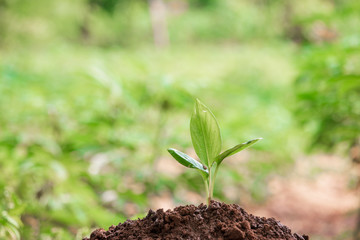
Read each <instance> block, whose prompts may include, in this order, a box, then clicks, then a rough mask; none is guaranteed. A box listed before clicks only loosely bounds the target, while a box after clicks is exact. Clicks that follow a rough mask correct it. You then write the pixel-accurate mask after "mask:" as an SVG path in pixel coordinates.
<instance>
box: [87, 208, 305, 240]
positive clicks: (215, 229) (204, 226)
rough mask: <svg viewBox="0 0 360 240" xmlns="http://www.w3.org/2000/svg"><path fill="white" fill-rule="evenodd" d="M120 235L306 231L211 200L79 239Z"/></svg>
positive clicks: (294, 238)
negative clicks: (290, 227) (296, 229)
mask: <svg viewBox="0 0 360 240" xmlns="http://www.w3.org/2000/svg"><path fill="white" fill-rule="evenodd" d="M120 239H149V240H150V239H201V240H202V239H224V240H225V239H229V240H231V239H233V240H309V237H308V236H306V235H299V234H297V233H292V232H291V230H290V229H289V228H288V227H286V226H284V225H282V224H281V223H280V222H279V221H277V220H275V219H274V218H264V217H257V216H254V215H252V214H248V213H247V212H246V211H245V210H244V209H242V208H241V207H240V206H239V205H237V204H225V203H220V202H217V201H211V203H210V205H209V206H206V205H205V204H200V205H199V206H198V207H196V206H194V205H187V206H179V207H176V208H175V209H174V210H167V211H164V210H163V209H158V210H157V211H156V212H154V211H152V210H149V212H148V214H147V216H146V217H145V218H143V219H138V220H126V221H125V222H124V223H119V224H118V225H117V226H114V225H113V226H111V227H110V228H109V230H108V231H105V230H104V229H96V230H95V231H93V232H92V233H91V235H90V238H84V239H83V240H120Z"/></svg>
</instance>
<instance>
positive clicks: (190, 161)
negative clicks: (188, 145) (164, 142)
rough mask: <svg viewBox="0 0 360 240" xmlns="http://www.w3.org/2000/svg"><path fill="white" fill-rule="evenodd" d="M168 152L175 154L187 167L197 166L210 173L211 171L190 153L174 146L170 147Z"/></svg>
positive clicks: (196, 167) (177, 159)
mask: <svg viewBox="0 0 360 240" xmlns="http://www.w3.org/2000/svg"><path fill="white" fill-rule="evenodd" d="M168 152H169V153H170V154H171V156H173V157H174V158H175V159H176V161H178V162H179V163H180V164H182V165H184V166H185V167H188V168H195V169H198V170H200V171H202V172H205V173H207V174H208V173H209V171H208V170H207V169H205V168H204V166H203V165H202V164H201V163H199V162H198V161H196V160H195V159H193V158H192V157H190V156H189V155H187V154H185V153H183V152H180V151H178V150H176V149H173V148H169V149H168Z"/></svg>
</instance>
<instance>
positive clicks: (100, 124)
mask: <svg viewBox="0 0 360 240" xmlns="http://www.w3.org/2000/svg"><path fill="white" fill-rule="evenodd" d="M164 2H165V3H166V6H167V9H168V17H167V25H168V31H169V36H170V42H171V45H170V47H169V48H167V49H161V50H157V49H155V48H154V47H153V41H152V28H151V24H152V23H151V20H150V17H149V9H148V1H145V0H138V1H134V0H132V1H112V0H106V1H98V0H80V1H70V0H62V1H46V0H33V1H20V0H0V15H1V16H2V17H1V18H0V35H1V36H2V37H1V38H0V54H1V55H0V56H1V57H0V112H1V113H2V114H0V126H1V128H0V169H1V170H2V171H1V177H0V194H1V195H0V213H1V215H0V223H1V224H0V238H10V239H19V234H21V237H22V239H81V238H82V237H83V236H85V235H88V234H89V232H90V230H91V229H92V228H95V227H103V228H107V227H108V226H110V225H111V224H116V223H118V222H120V221H124V220H125V219H126V218H129V217H141V216H142V214H144V213H145V212H146V210H147V209H148V208H149V204H150V203H151V201H152V200H153V199H154V198H155V197H159V196H163V194H164V193H170V195H171V197H172V199H173V201H174V202H175V203H176V204H182V203H189V201H191V200H189V199H188V198H187V196H189V195H188V194H185V193H189V192H190V193H193V192H200V193H201V189H202V183H201V179H198V178H197V176H196V174H193V173H188V172H183V171H182V170H180V171H179V172H177V173H176V174H175V173H173V172H171V171H170V170H171V166H168V165H167V164H166V163H167V159H169V161H170V162H172V160H170V156H169V155H168V153H167V152H166V149H167V148H168V147H169V146H174V147H176V148H178V149H180V150H184V151H186V150H187V149H189V147H190V146H191V140H190V137H189V132H188V129H189V126H188V123H189V122H188V120H189V117H190V115H191V112H192V107H193V103H194V98H195V97H198V98H200V99H202V100H203V101H204V102H206V103H207V104H208V105H209V106H210V107H211V109H212V110H213V111H214V114H215V115H216V116H217V117H218V120H219V122H220V123H221V126H220V128H221V130H222V133H223V136H222V137H223V139H224V140H225V142H224V145H225V146H224V148H226V147H231V146H232V145H233V144H234V143H237V142H243V141H246V140H247V139H250V138H255V137H263V138H264V140H263V141H262V142H261V144H258V145H257V146H255V147H254V149H253V150H252V151H250V152H245V153H244V155H242V156H241V157H240V158H239V159H234V160H231V159H230V160H229V161H228V162H225V163H224V168H225V169H222V170H221V171H220V172H219V176H218V182H217V185H215V193H214V194H215V197H216V198H219V199H222V200H226V201H232V202H239V201H242V200H243V199H244V198H248V199H250V198H251V199H252V200H255V201H261V200H263V199H264V198H265V197H266V195H267V190H266V184H265V183H266V181H267V179H268V178H269V177H270V176H271V175H272V174H275V173H276V174H282V173H284V172H285V170H286V169H287V167H289V166H291V163H292V161H293V156H295V155H296V154H298V153H300V152H301V151H302V146H303V145H304V144H306V143H307V137H308V135H311V134H312V133H313V131H304V129H300V128H298V127H297V124H296V119H295V118H294V117H293V114H292V110H293V109H294V106H295V105H296V104H297V101H295V99H294V98H293V88H292V84H293V79H294V77H295V76H296V75H297V74H298V70H297V69H296V67H297V66H296V64H295V63H294V59H295V57H298V56H300V62H301V64H302V67H301V71H302V73H301V76H302V77H300V78H299V80H298V82H299V83H297V84H298V85H297V87H296V88H297V90H296V91H299V97H302V98H303V97H304V96H305V97H306V94H305V93H306V92H307V91H308V86H312V85H311V84H314V87H315V86H316V84H318V83H319V86H320V87H319V88H318V89H317V90H321V89H322V88H323V87H322V86H323V85H325V87H324V89H328V90H326V93H327V92H329V93H331V94H340V93H338V92H337V90H338V86H339V82H336V81H337V80H336V81H335V80H334V83H333V84H332V85H330V84H329V85H328V83H329V81H327V79H339V80H340V79H343V80H345V81H344V82H348V85H347V86H345V85H344V86H343V85H341V84H340V86H343V88H344V89H343V90H342V91H344V93H341V94H344V95H341V97H342V98H344V99H346V101H347V102H349V103H347V104H348V105H346V107H345V105H344V104H342V103H341V104H340V102H339V101H337V100H336V99H334V98H332V96H333V95H329V96H326V95H325V94H318V92H316V93H315V95H314V94H313V96H312V98H313V100H311V104H315V102H316V101H317V99H319V100H320V101H323V98H326V99H332V102H329V101H328V100H326V101H327V102H326V104H333V105H329V107H330V108H334V110H335V109H340V110H341V111H346V109H347V112H343V113H339V114H337V115H338V116H339V115H342V114H346V117H347V118H350V117H351V118H353V117H355V116H356V114H358V112H356V111H355V108H358V106H357V105H356V106H355V104H357V103H358V102H359V101H357V102H356V101H355V102H351V103H350V100H352V99H353V98H355V97H356V96H357V95H356V91H354V89H355V84H353V83H351V82H352V81H348V80H346V79H349V77H354V76H357V73H356V69H357V68H356V66H357V65H356V64H357V63H358V61H357V55H356V54H357V50H356V51H354V50H355V49H358V47H357V46H358V45H357V41H358V38H357V36H356V35H354V36H351V34H356V31H354V29H355V27H356V26H358V25H357V22H356V21H357V16H356V15H351V14H347V13H346V12H349V13H355V10H354V9H355V7H356V5H357V4H356V1H325V0H322V1H321V0H316V1H314V0H311V1H310V0H306V1H302V2H301V4H300V2H291V3H290V2H289V1H285V0H277V1H264V0H257V1H250V0H242V1H238V0H224V1H219V0H189V1H186V0H167V1H165V0H164ZM349 4H353V5H349ZM336 8H341V9H342V11H340V12H338V11H335V9H336ZM318 18H321V21H322V22H324V24H325V25H326V26H328V25H329V26H330V27H331V29H332V28H334V29H336V32H337V34H336V35H337V36H344V38H341V39H340V38H339V40H337V41H335V42H331V41H332V37H331V36H332V35H331V34H330V35H329V40H330V43H329V41H328V40H326V41H322V40H321V38H319V37H317V35H316V34H315V35H314V34H313V24H314V23H316V20H317V19H318ZM344 19H345V20H346V21H345V20H344ZM332 21H334V22H332ZM332 24H334V27H333V26H332ZM317 26H320V25H317ZM321 26H323V25H321ZM320 29H321V28H320ZM339 29H341V31H342V32H341V34H340V32H339ZM345 36H347V37H345ZM319 39H320V40H319ZM336 39H337V38H336ZM295 43H297V44H298V45H295ZM321 56H323V57H322V58H321ZM349 56H351V57H349ZM324 66H325V67H324ZM336 71H338V72H340V73H341V74H340V75H336ZM329 74H333V75H331V76H330V77H329ZM338 74H339V73H338ZM344 76H345V77H344ZM319 79H320V80H319ZM322 79H323V80H322ZM354 79H355V78H354ZM318 81H319V82H318ZM321 81H322V82H321ZM353 85H354V86H353ZM357 86H358V85H357ZM316 88H317V87H316ZM350 92H351V94H348V93H350ZM339 96H340V95H339ZM336 97H338V96H336ZM333 100H334V101H333ZM299 102H300V104H305V105H306V104H309V101H307V100H306V98H304V99H301V100H300V101H299ZM321 104H322V103H319V104H317V105H316V107H317V108H315V107H314V108H313V107H312V108H311V109H309V108H308V107H304V108H303V109H304V110H306V109H308V110H315V112H313V113H310V112H309V113H306V114H309V115H308V116H310V117H311V119H313V120H316V121H317V123H316V124H318V125H319V122H321V121H322V120H321V119H322V116H323V115H324V114H320V113H327V112H326V110H325V109H323V107H322V106H323V105H321ZM350 104H353V105H350ZM299 114H300V113H299ZM317 114H319V115H317ZM300 115H301V116H304V119H305V120H307V119H309V118H310V117H305V116H306V115H303V113H301V114H300ZM357 116H358V115H357ZM344 121H345V120H344ZM346 121H348V119H346ZM351 121H352V120H351ZM318 125H316V126H318ZM316 129H318V128H316ZM315 132H316V133H317V132H319V131H315ZM329 139H332V138H329ZM189 154H191V152H190V153H189ZM164 159H165V160H164ZM239 160H240V161H239ZM178 167H179V168H180V169H181V166H180V165H179V166H178ZM164 169H165V170H164ZM179 179H181V181H179ZM179 182H181V183H179ZM220 186H228V187H220Z"/></svg>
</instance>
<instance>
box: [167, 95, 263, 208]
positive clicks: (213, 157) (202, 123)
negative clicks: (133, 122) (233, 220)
mask: <svg viewBox="0 0 360 240" xmlns="http://www.w3.org/2000/svg"><path fill="white" fill-rule="evenodd" d="M190 133H191V140H192V143H193V146H194V149H195V152H196V154H197V155H198V157H199V159H200V161H201V163H200V162H198V161H197V160H195V159H193V158H192V157H190V156H188V155H187V154H185V153H183V152H180V151H178V150H176V149H173V148H169V149H168V151H169V153H170V154H171V155H172V156H173V157H174V158H175V159H176V161H178V162H179V163H180V164H182V165H184V166H185V167H189V168H194V169H196V170H198V172H199V173H200V174H201V176H202V178H203V180H204V184H205V189H206V193H207V202H208V204H210V200H211V198H212V196H213V189H214V182H215V177H216V174H217V171H218V169H219V166H220V165H221V163H222V161H223V160H224V159H225V158H226V157H229V156H231V155H233V154H235V153H237V152H240V151H241V150H244V149H245V148H247V147H250V146H251V145H253V144H254V143H256V142H257V141H259V140H260V139H262V138H256V139H253V140H250V141H247V142H245V143H241V144H238V145H236V146H235V147H233V148H230V149H228V150H226V151H224V152H223V153H221V154H220V151H221V136H220V128H219V125H218V123H217V121H216V118H215V116H214V114H213V113H212V112H211V111H210V109H209V108H208V107H206V106H205V105H204V104H203V103H202V102H200V100H199V99H197V100H196V103H195V109H194V113H193V115H192V117H191V121H190Z"/></svg>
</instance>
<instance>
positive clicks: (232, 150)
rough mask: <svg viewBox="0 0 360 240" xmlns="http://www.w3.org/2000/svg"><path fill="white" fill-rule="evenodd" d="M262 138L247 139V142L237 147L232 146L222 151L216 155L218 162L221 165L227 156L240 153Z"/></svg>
mask: <svg viewBox="0 0 360 240" xmlns="http://www.w3.org/2000/svg"><path fill="white" fill-rule="evenodd" d="M261 139H262V138H256V139H253V140H250V141H247V142H245V143H241V144H238V145H236V146H235V147H232V148H230V149H228V150H226V151H225V152H223V153H221V154H220V155H219V156H217V157H216V162H217V164H218V165H220V163H221V162H222V161H223V160H224V159H225V158H226V157H229V156H231V155H234V154H235V153H238V152H240V151H242V150H244V149H245V148H248V147H250V146H251V145H253V144H255V143H256V142H257V141H259V140H261Z"/></svg>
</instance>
